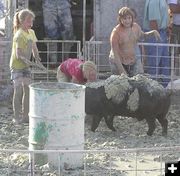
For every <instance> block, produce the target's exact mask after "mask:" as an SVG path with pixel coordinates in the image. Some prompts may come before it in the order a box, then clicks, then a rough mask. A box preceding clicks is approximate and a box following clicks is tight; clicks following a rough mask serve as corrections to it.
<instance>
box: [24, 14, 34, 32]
mask: <svg viewBox="0 0 180 176" xmlns="http://www.w3.org/2000/svg"><path fill="white" fill-rule="evenodd" d="M32 26H33V18H32V17H31V16H27V17H26V18H25V20H24V21H23V27H24V28H25V29H26V30H28V29H31V28H32Z"/></svg>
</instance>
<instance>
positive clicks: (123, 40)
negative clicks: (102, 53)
mask: <svg viewBox="0 0 180 176" xmlns="http://www.w3.org/2000/svg"><path fill="white" fill-rule="evenodd" d="M118 20H119V24H118V25H117V26H115V27H114V29H113V30H112V33H111V36H110V44H111V51H110V55H109V59H110V66H111V71H112V73H113V74H117V75H121V74H122V73H124V74H127V75H128V76H134V75H136V74H138V73H140V72H141V69H140V68H138V67H136V46H137V42H138V40H139V39H141V38H143V39H145V38H146V37H148V36H152V35H154V37H155V38H156V40H160V35H159V33H158V31H156V30H152V31H150V32H143V31H142V30H141V27H140V26H139V25H138V24H137V23H134V14H133V11H132V10H131V9H130V8H128V7H123V8H121V9H120V10H119V17H118Z"/></svg>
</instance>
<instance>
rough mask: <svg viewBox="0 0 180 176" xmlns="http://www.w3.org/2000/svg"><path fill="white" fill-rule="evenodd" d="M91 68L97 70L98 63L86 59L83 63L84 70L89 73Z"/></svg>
mask: <svg viewBox="0 0 180 176" xmlns="http://www.w3.org/2000/svg"><path fill="white" fill-rule="evenodd" d="M89 70H94V71H95V72H96V65H95V64H94V62H92V61H85V62H84V63H83V64H82V71H83V72H84V73H87V72H88V71H89Z"/></svg>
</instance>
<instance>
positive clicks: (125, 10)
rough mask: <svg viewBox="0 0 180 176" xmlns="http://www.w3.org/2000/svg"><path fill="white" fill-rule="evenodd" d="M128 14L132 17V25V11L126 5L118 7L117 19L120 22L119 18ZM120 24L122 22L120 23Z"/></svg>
mask: <svg viewBox="0 0 180 176" xmlns="http://www.w3.org/2000/svg"><path fill="white" fill-rule="evenodd" d="M128 15H130V16H131V17H132V25H133V22H134V15H135V14H134V12H133V11H132V10H131V9H130V8H128V7H122V8H121V9H119V17H118V21H119V22H120V23H121V20H122V19H123V18H125V17H126V16H128ZM121 25H122V23H121Z"/></svg>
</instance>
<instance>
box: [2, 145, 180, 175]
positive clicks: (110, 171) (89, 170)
mask: <svg viewBox="0 0 180 176" xmlns="http://www.w3.org/2000/svg"><path fill="white" fill-rule="evenodd" d="M178 152H180V146H175V147H157V148H135V149H118V150H35V151H33V150H16V149H0V153H1V155H2V154H4V153H6V155H8V156H9V157H10V156H11V154H13V153H20V154H21V155H27V156H28V157H27V159H29V161H28V162H29V165H28V168H26V169H25V168H24V169H23V167H22V166H19V168H17V167H12V165H13V164H12V163H10V159H9V157H8V156H7V158H8V161H9V162H7V163H6V164H7V167H6V168H5V167H3V169H6V173H7V175H8V176H10V175H11V176H12V173H18V174H22V173H23V174H24V173H28V174H29V176H35V175H36V173H40V172H42V168H40V167H39V168H38V167H37V166H35V162H36V161H35V155H36V154H37V153H39V154H47V153H52V154H53V153H56V154H57V156H61V155H62V154H65V153H70V154H72V155H73V154H77V153H81V154H84V159H83V165H84V166H83V167H82V168H77V169H74V170H65V169H63V168H62V166H61V160H59V163H58V165H59V167H58V168H53V169H52V170H51V169H49V168H46V170H44V171H43V172H44V173H45V172H47V173H55V174H56V175H57V176H61V175H63V174H66V173H68V174H67V175H74V174H75V175H82V176H87V175H89V174H93V175H96V174H97V173H98V175H99V174H100V175H101V174H104V175H106V174H107V175H108V176H113V175H116V174H117V175H118V173H123V172H126V173H127V175H128V173H129V174H130V175H134V176H138V173H140V172H142V171H143V172H144V171H148V172H149V173H151V172H152V173H154V175H156V174H158V175H161V176H162V175H163V174H164V173H165V162H177V160H170V159H167V160H163V155H164V154H165V155H167V154H170V155H171V156H172V155H174V156H176V154H177V153H178ZM148 153H150V154H151V155H157V154H158V156H159V161H158V163H159V166H158V167H157V166H156V167H154V164H153V162H154V161H149V162H150V164H149V168H141V167H139V165H141V162H139V161H140V160H142V158H143V156H144V155H145V154H148ZM97 154H101V155H106V156H108V157H107V160H108V162H107V163H108V165H106V166H100V165H98V161H95V162H96V166H94V165H91V164H92V163H93V162H94V161H93V160H91V163H90V161H89V160H88V157H87V156H89V155H97ZM132 154H133V155H132ZM141 154H142V156H141ZM126 155H127V156H128V155H131V157H134V159H133V160H134V163H135V165H134V167H133V168H128V167H124V168H123V167H121V166H120V168H116V169H115V168H114V166H113V165H114V163H113V162H114V157H116V159H117V158H118V157H123V158H125V157H126ZM94 160H96V157H95V159H94ZM144 160H145V159H144ZM99 162H100V161H99ZM122 162H123V160H122ZM145 162H146V161H145ZM127 165H128V163H127ZM98 166H99V167H98ZM1 170H2V167H1V168H0V172H1ZM105 173H106V174H105ZM132 173H134V174H132ZM104 175H103V176H104Z"/></svg>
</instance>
